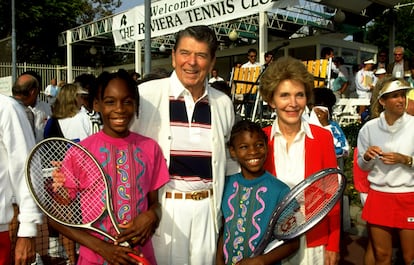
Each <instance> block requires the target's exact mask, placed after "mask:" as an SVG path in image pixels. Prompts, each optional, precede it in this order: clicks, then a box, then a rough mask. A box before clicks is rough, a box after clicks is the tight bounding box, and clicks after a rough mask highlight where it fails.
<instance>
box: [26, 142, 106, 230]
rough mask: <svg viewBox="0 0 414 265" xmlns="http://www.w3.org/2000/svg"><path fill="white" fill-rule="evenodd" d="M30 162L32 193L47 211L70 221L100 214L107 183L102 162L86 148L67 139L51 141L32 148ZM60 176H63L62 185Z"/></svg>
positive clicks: (91, 218) (78, 221) (88, 219)
mask: <svg viewBox="0 0 414 265" xmlns="http://www.w3.org/2000/svg"><path fill="white" fill-rule="evenodd" d="M29 163H30V165H29V167H30V182H31V183H30V184H31V185H32V186H33V189H32V193H34V196H35V197H36V198H37V201H38V203H39V204H40V205H39V206H40V207H41V208H42V209H43V210H44V211H46V212H48V213H50V214H51V215H52V216H54V217H55V218H57V219H59V220H60V221H62V222H64V223H67V224H75V225H78V224H85V223H92V222H94V221H96V220H97V219H99V218H100V216H101V215H102V212H103V211H104V210H105V200H106V193H105V191H106V183H105V181H104V180H103V178H102V176H101V171H100V169H99V166H97V165H96V163H95V162H94V160H93V159H92V158H91V157H90V156H88V154H86V153H85V152H84V151H83V150H82V149H80V148H79V147H78V146H72V145H70V144H68V142H66V141H49V142H46V143H45V144H43V145H41V146H40V147H39V148H38V149H37V150H34V152H32V155H31V157H30V160H29ZM57 176H61V177H63V180H62V179H61V184H60V185H61V186H62V187H60V188H57V187H56V185H57V184H56V183H57V179H58V178H57ZM81 205H82V206H81Z"/></svg>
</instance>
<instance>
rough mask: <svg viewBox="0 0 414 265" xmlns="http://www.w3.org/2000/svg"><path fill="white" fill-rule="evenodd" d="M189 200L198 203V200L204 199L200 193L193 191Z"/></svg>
mask: <svg viewBox="0 0 414 265" xmlns="http://www.w3.org/2000/svg"><path fill="white" fill-rule="evenodd" d="M191 199H193V200H195V201H199V200H202V199H204V196H203V194H202V193H201V192H198V191H193V192H191Z"/></svg>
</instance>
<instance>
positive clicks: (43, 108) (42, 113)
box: [21, 71, 52, 143]
mask: <svg viewBox="0 0 414 265" xmlns="http://www.w3.org/2000/svg"><path fill="white" fill-rule="evenodd" d="M26 74H27V75H31V76H33V77H35V78H36V80H37V81H38V83H39V88H38V90H37V96H36V102H35V104H34V105H30V106H28V107H29V108H30V109H31V110H32V112H33V114H34V124H35V140H36V143H38V142H40V141H41V140H43V134H44V130H45V126H46V122H47V120H48V119H49V118H50V117H51V116H52V109H51V107H50V105H49V104H48V103H47V102H45V101H43V100H41V99H40V98H39V94H40V88H41V87H42V83H41V82H42V78H41V77H40V75H39V74H38V73H37V72H35V71H26V72H24V73H22V74H21V76H22V77H23V76H24V75H26Z"/></svg>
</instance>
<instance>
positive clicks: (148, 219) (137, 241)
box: [117, 210, 158, 245]
mask: <svg viewBox="0 0 414 265" xmlns="http://www.w3.org/2000/svg"><path fill="white" fill-rule="evenodd" d="M157 224H158V217H157V216H156V214H155V213H154V212H153V211H152V210H148V211H145V212H142V213H140V214H139V215H138V216H137V217H135V218H134V219H133V220H132V221H131V222H129V223H123V224H120V225H119V227H120V228H121V229H122V230H123V231H122V232H121V233H120V234H119V235H118V236H117V243H122V242H125V241H127V242H129V243H131V244H132V245H143V244H144V243H145V242H146V241H147V240H148V239H149V238H150V237H151V236H152V235H153V234H154V232H155V229H156V228H157Z"/></svg>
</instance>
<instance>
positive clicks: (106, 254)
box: [99, 241, 143, 265]
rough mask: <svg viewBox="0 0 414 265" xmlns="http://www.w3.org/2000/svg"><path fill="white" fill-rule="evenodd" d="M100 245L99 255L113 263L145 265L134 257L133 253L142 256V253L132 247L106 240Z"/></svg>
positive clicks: (113, 264) (117, 264) (112, 264)
mask: <svg viewBox="0 0 414 265" xmlns="http://www.w3.org/2000/svg"><path fill="white" fill-rule="evenodd" d="M100 245H101V246H99V250H100V251H99V255H101V256H102V257H103V258H104V259H105V260H106V261H108V263H109V264H111V265H129V264H137V265H143V263H141V262H139V261H138V260H136V259H135V258H133V255H136V256H142V254H138V253H137V252H136V251H134V250H133V249H131V248H128V247H121V246H117V245H113V244H111V243H108V242H105V241H102V244H100ZM131 255H132V256H131Z"/></svg>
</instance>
